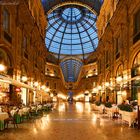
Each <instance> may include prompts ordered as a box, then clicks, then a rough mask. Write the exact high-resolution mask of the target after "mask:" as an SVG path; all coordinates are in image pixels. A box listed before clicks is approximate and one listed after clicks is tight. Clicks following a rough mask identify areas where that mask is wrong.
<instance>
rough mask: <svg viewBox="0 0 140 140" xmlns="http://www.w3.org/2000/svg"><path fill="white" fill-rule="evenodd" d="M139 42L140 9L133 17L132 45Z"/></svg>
mask: <svg viewBox="0 0 140 140" xmlns="http://www.w3.org/2000/svg"><path fill="white" fill-rule="evenodd" d="M138 40H140V9H139V10H138V12H137V13H136V14H135V16H134V38H133V43H136V42H137V41H138Z"/></svg>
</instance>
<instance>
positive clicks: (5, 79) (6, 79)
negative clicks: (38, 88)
mask: <svg viewBox="0 0 140 140" xmlns="http://www.w3.org/2000/svg"><path fill="white" fill-rule="evenodd" d="M0 82H4V83H8V84H11V85H14V86H17V87H23V88H28V89H30V90H35V89H34V88H33V87H31V86H29V85H27V84H25V83H22V82H19V81H17V80H13V79H12V78H10V77H8V76H5V75H0Z"/></svg>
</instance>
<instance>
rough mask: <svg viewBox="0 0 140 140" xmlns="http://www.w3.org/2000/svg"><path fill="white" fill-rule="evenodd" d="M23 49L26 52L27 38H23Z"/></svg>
mask: <svg viewBox="0 0 140 140" xmlns="http://www.w3.org/2000/svg"><path fill="white" fill-rule="evenodd" d="M23 48H24V49H25V50H26V51H27V37H26V36H24V37H23Z"/></svg>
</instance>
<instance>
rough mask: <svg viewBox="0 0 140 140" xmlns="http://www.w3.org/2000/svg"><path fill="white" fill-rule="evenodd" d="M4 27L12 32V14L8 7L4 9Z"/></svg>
mask: <svg viewBox="0 0 140 140" xmlns="http://www.w3.org/2000/svg"><path fill="white" fill-rule="evenodd" d="M3 29H4V30H5V31H6V32H10V14H9V12H8V10H7V9H4V10H3Z"/></svg>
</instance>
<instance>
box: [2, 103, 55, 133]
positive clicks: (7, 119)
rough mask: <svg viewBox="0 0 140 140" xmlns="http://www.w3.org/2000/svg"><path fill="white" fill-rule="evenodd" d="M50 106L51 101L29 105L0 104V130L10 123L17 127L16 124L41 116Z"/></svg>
mask: <svg viewBox="0 0 140 140" xmlns="http://www.w3.org/2000/svg"><path fill="white" fill-rule="evenodd" d="M52 108H53V104H52V103H46V104H38V105H29V106H25V105H23V106H6V105H5V106H0V131H2V130H4V129H7V128H9V126H10V127H11V125H13V128H18V124H20V123H24V122H26V121H30V120H32V119H36V118H37V117H39V116H43V114H44V113H47V112H49V111H51V110H52ZM9 124H11V125H9Z"/></svg>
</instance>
